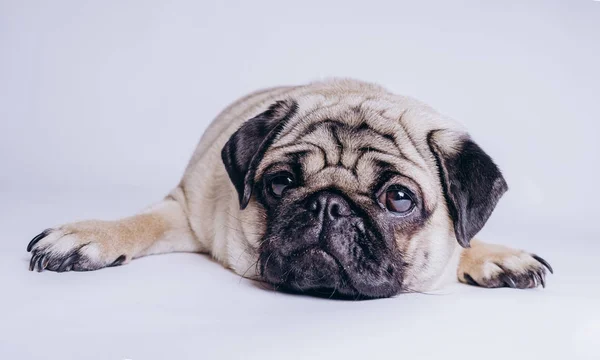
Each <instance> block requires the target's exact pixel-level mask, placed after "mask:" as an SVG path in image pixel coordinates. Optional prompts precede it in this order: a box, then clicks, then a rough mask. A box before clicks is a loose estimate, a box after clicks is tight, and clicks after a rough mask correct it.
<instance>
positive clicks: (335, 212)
mask: <svg viewBox="0 0 600 360" xmlns="http://www.w3.org/2000/svg"><path fill="white" fill-rule="evenodd" d="M329 214H330V215H332V216H335V217H338V216H340V215H341V214H340V205H338V204H331V206H330V207H329Z"/></svg>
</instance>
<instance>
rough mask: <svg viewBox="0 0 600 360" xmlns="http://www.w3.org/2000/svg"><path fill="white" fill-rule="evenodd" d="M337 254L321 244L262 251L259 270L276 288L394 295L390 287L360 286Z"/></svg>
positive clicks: (347, 295)
mask: <svg viewBox="0 0 600 360" xmlns="http://www.w3.org/2000/svg"><path fill="white" fill-rule="evenodd" d="M347 268H348V266H345V265H344V264H343V263H342V262H341V261H340V260H339V259H338V258H337V257H336V256H335V255H334V254H332V253H330V252H329V251H327V250H325V249H323V248H322V247H319V246H311V247H307V248H304V249H301V250H298V251H296V252H294V253H292V254H291V255H288V256H282V255H280V254H277V253H270V254H268V255H267V254H265V255H261V261H260V272H261V275H262V277H263V279H264V280H265V281H266V282H268V283H270V284H271V285H272V286H273V287H274V289H276V290H279V291H284V292H289V293H302V294H307V295H312V296H317V297H326V298H334V299H352V300H359V299H361V300H362V299H371V298H380V297H388V296H391V295H394V294H393V293H391V292H390V291H387V290H383V291H382V290H378V291H375V292H365V291H360V290H358V289H357V288H356V287H355V285H354V283H353V276H352V275H351V274H349V273H348V271H347Z"/></svg>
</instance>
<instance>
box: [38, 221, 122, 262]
mask: <svg viewBox="0 0 600 360" xmlns="http://www.w3.org/2000/svg"><path fill="white" fill-rule="evenodd" d="M89 225H90V224H86V223H81V224H74V225H71V226H64V227H60V228H56V229H46V230H44V231H43V232H42V233H40V234H39V235H37V236H36V237H34V238H33V239H32V240H31V241H30V242H29V245H27V251H28V252H31V260H30V262H29V270H32V271H33V270H37V271H43V270H51V271H56V272H63V271H71V270H74V271H89V270H97V269H100V268H103V267H107V266H117V265H121V264H124V263H125V262H128V261H129V260H131V259H130V258H129V257H128V256H127V255H125V254H122V253H119V254H117V253H116V252H115V249H114V248H113V249H111V246H110V245H111V237H112V236H111V231H110V229H108V228H105V227H102V226H100V227H98V226H94V225H95V224H94V225H92V226H89Z"/></svg>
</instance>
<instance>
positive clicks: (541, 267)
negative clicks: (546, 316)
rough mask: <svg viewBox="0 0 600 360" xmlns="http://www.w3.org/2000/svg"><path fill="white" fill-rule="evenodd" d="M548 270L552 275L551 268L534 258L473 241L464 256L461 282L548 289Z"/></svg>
mask: <svg viewBox="0 0 600 360" xmlns="http://www.w3.org/2000/svg"><path fill="white" fill-rule="evenodd" d="M546 269H548V270H549V271H550V272H551V273H552V267H551V266H550V264H548V262H547V261H546V260H544V259H542V258H541V257H539V256H537V255H535V254H530V253H528V252H525V251H522V250H516V249H512V248H509V247H506V246H502V245H495V244H487V243H484V242H481V241H479V240H475V239H474V240H472V241H471V247H470V248H467V249H464V250H463V252H462V254H461V258H460V263H459V266H458V279H459V280H460V282H463V283H465V284H470V285H476V286H482V287H487V288H496V287H504V286H508V287H512V288H519V289H525V288H535V287H537V286H539V285H542V286H544V287H545V286H546Z"/></svg>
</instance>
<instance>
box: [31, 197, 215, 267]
mask: <svg viewBox="0 0 600 360" xmlns="http://www.w3.org/2000/svg"><path fill="white" fill-rule="evenodd" d="M27 251H30V252H31V261H30V265H29V268H30V270H37V271H42V270H51V271H57V272H63V271H70V270H75V271H86V270H97V269H101V268H103V267H107V266H116V265H122V264H125V263H128V262H129V261H131V260H132V259H134V258H137V257H141V256H145V255H150V254H159V253H167V252H177V251H180V252H203V251H206V249H205V248H204V246H203V245H202V244H201V243H200V242H199V241H198V240H197V239H196V238H195V236H194V235H193V233H192V231H191V229H190V226H189V224H188V220H187V215H186V213H185V210H184V208H183V206H182V205H181V203H180V202H178V201H176V200H175V199H174V198H173V197H171V196H170V197H168V198H167V199H165V200H163V201H162V202H160V203H158V204H156V205H154V206H152V207H151V208H149V209H148V210H146V211H144V212H142V213H139V214H137V215H134V216H131V217H127V218H124V219H120V220H116V221H100V220H90V221H82V222H76V223H71V224H66V225H62V226H58V227H55V228H51V229H47V230H45V231H43V232H42V233H41V234H39V235H37V236H36V237H34V238H33V240H31V242H30V243H29V245H28V246H27Z"/></svg>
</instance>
